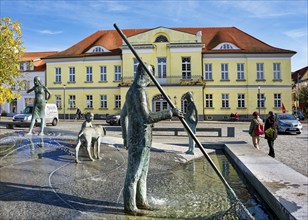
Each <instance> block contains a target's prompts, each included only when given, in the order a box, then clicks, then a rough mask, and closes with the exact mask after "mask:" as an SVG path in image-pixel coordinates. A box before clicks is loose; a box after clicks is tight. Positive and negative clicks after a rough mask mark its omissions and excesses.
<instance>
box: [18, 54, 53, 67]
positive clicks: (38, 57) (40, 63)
mask: <svg viewBox="0 0 308 220" xmlns="http://www.w3.org/2000/svg"><path fill="white" fill-rule="evenodd" d="M56 53H57V52H56V51H49V52H25V53H24V54H23V56H22V58H21V59H20V61H31V62H33V65H34V71H42V70H45V69H46V63H45V61H44V60H42V59H43V58H45V57H47V56H51V55H55V54H56Z"/></svg>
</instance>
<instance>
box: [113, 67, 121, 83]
mask: <svg viewBox="0 0 308 220" xmlns="http://www.w3.org/2000/svg"><path fill="white" fill-rule="evenodd" d="M114 81H115V82H119V81H121V66H120V65H116V66H114Z"/></svg>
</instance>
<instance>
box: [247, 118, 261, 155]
mask: <svg viewBox="0 0 308 220" xmlns="http://www.w3.org/2000/svg"><path fill="white" fill-rule="evenodd" d="M252 116H253V119H252V120H251V122H250V126H249V131H248V132H249V134H250V136H251V138H252V143H253V146H254V147H255V148H257V149H258V150H259V149H260V147H259V143H260V135H261V134H263V132H262V131H260V129H262V130H263V121H262V119H261V118H260V117H259V113H258V112H254V113H253V114H252Z"/></svg>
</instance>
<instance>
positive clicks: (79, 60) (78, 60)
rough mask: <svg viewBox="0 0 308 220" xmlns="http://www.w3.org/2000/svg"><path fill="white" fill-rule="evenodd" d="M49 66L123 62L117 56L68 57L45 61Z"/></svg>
mask: <svg viewBox="0 0 308 220" xmlns="http://www.w3.org/2000/svg"><path fill="white" fill-rule="evenodd" d="M45 62H46V63H48V64H57V63H59V64H70V63H85V62H89V63H90V62H91V63H96V62H122V58H121V56H120V55H116V56H93V57H66V58H50V59H46V60H45Z"/></svg>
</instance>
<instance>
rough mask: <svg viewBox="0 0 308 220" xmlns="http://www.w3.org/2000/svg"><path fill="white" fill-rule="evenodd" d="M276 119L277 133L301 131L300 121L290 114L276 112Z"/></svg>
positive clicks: (298, 132)
mask: <svg viewBox="0 0 308 220" xmlns="http://www.w3.org/2000/svg"><path fill="white" fill-rule="evenodd" d="M276 116H277V121H278V132H279V133H293V132H296V133H297V134H300V133H302V130H303V125H302V124H301V123H300V121H299V120H298V119H297V118H296V117H295V116H294V115H292V114H282V113H278V114H276Z"/></svg>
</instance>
